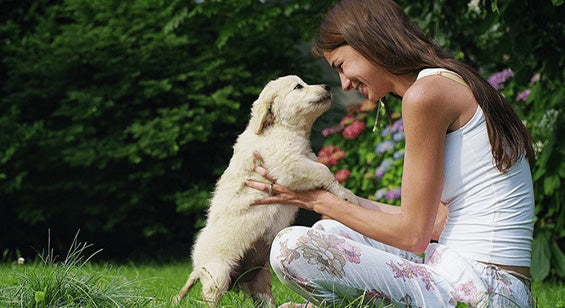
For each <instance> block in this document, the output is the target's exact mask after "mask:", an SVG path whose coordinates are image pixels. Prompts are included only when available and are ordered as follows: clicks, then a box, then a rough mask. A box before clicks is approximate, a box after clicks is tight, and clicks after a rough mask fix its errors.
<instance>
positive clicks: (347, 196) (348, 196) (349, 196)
mask: <svg viewBox="0 0 565 308" xmlns="http://www.w3.org/2000/svg"><path fill="white" fill-rule="evenodd" d="M338 197H340V198H342V199H343V200H345V201H347V202H351V203H353V204H355V205H359V199H358V198H357V196H356V195H354V194H353V193H352V192H351V190H349V189H346V188H344V189H343V191H342V192H341V193H340V194H338Z"/></svg>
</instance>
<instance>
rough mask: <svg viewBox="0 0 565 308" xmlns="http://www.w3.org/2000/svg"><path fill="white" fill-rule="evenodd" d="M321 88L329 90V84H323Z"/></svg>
mask: <svg viewBox="0 0 565 308" xmlns="http://www.w3.org/2000/svg"><path fill="white" fill-rule="evenodd" d="M322 88H323V89H324V90H326V91H330V90H331V87H330V86H329V85H327V84H323V85H322Z"/></svg>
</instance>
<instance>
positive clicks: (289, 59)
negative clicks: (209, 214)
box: [0, 0, 323, 254]
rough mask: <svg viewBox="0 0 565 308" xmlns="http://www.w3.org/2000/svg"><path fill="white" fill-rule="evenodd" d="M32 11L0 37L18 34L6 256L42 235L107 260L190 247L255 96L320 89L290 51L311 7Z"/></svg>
mask: <svg viewBox="0 0 565 308" xmlns="http://www.w3.org/2000/svg"><path fill="white" fill-rule="evenodd" d="M36 6H37V5H35V4H32V3H30V2H27V3H25V2H24V3H23V4H20V11H19V12H20V15H19V17H18V16H16V17H14V18H13V19H12V20H10V21H8V22H6V23H5V24H4V27H3V28H2V29H3V31H2V33H3V34H9V33H10V31H12V30H18V31H15V32H14V34H10V35H9V36H8V35H6V36H7V37H5V39H4V41H3V45H2V55H3V65H4V67H6V69H7V72H8V74H7V75H6V76H3V79H4V80H3V82H2V90H1V91H2V94H3V95H2V98H1V100H0V106H1V107H0V109H1V110H2V113H1V115H0V127H1V128H2V132H3V134H2V137H0V138H1V139H0V144H1V147H0V150H1V152H0V153H1V154H0V203H1V204H2V209H3V216H2V226H3V227H2V234H3V235H4V236H3V239H2V241H3V242H5V243H2V244H3V245H2V246H4V245H6V246H8V247H14V246H15V245H22V244H20V243H25V244H23V245H25V246H28V245H29V243H30V242H31V243H35V242H37V240H35V241H34V240H33V239H34V238H37V233H36V232H39V234H44V231H45V230H46V229H47V227H48V226H51V227H52V228H54V230H53V231H54V232H53V233H54V234H57V233H60V234H72V233H74V232H76V229H79V228H80V229H82V230H83V234H84V235H85V236H86V237H89V238H92V239H93V240H98V241H99V242H101V243H103V245H102V246H104V247H109V248H110V249H111V251H112V253H115V254H120V253H123V252H125V251H128V250H132V249H133V248H134V247H140V246H147V245H148V244H149V245H150V246H151V243H152V244H157V243H160V244H163V241H165V242H166V241H170V242H173V241H183V243H184V244H188V243H189V242H190V241H191V237H192V234H193V231H194V225H195V224H197V223H198V222H199V221H201V220H202V217H203V213H204V210H205V209H206V208H207V198H208V197H209V192H210V191H211V189H212V187H213V183H214V181H215V180H216V178H217V177H218V176H219V175H220V174H221V172H222V171H223V168H224V167H225V165H226V163H227V161H228V159H229V156H230V155H231V145H232V144H233V142H234V140H235V137H236V135H237V134H238V133H239V132H241V131H242V130H243V128H244V126H245V125H246V122H247V119H248V114H249V107H250V105H251V103H252V102H253V100H254V99H255V98H256V96H257V94H258V93H259V91H260V90H261V88H262V87H263V86H264V84H266V82H267V81H268V80H270V79H272V78H275V77H277V76H279V75H283V74H289V73H293V74H299V75H302V76H303V77H305V78H306V79H307V80H308V78H313V77H315V76H317V75H316V73H317V71H316V70H315V69H313V68H312V65H311V59H310V57H309V56H308V55H307V54H304V52H302V51H301V50H300V49H299V48H298V46H299V44H300V43H302V42H303V41H304V40H305V39H306V38H307V34H308V33H311V32H312V31H309V29H310V28H312V27H313V25H312V23H313V21H314V20H315V18H316V13H313V12H311V11H310V10H311V9H315V10H316V11H318V8H316V7H315V6H309V5H307V3H305V4H299V2H289V3H286V4H283V3H280V2H275V3H269V4H263V3H261V2H259V1H253V0H246V1H235V0H233V1H212V0H210V1H199V2H198V3H197V2H194V1H158V0H155V1H153V0H130V1H114V0H100V1H83V0H72V1H71V0H69V1H64V2H60V3H59V2H47V1H44V2H41V5H40V6H41V10H39V11H40V12H39V13H37V14H36V12H35V11H34V9H33V7H36ZM319 11H323V10H322V9H319ZM4 12H5V11H4ZM26 16H31V17H30V18H31V19H30V18H28V17H26ZM26 18H28V20H32V21H33V22H29V23H27V24H21V23H18V21H19V20H20V19H26ZM299 21H300V22H299ZM18 27H21V28H18ZM11 229H18V230H29V231H32V232H30V233H27V234H26V233H10V232H9V230H11ZM39 238H42V237H39ZM146 240H148V241H146ZM142 243H144V245H142ZM20 247H21V246H20ZM112 247H114V248H115V249H113V250H112Z"/></svg>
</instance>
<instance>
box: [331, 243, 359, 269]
mask: <svg viewBox="0 0 565 308" xmlns="http://www.w3.org/2000/svg"><path fill="white" fill-rule="evenodd" d="M336 248H337V251H338V252H339V254H340V255H342V256H344V257H345V258H346V259H347V261H349V262H351V263H356V264H359V263H361V259H360V258H359V257H360V256H361V248H359V247H357V246H353V245H351V244H349V243H346V242H343V243H339V244H337V245H336Z"/></svg>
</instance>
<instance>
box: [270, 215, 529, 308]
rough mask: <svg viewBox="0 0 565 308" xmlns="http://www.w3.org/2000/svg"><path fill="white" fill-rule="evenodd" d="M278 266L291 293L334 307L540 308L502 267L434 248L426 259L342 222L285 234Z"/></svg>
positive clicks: (276, 253) (278, 243)
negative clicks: (458, 307)
mask: <svg viewBox="0 0 565 308" xmlns="http://www.w3.org/2000/svg"><path fill="white" fill-rule="evenodd" d="M271 266H272V267H273V270H274V271H275V273H276V274H277V276H278V277H279V279H280V281H282V282H283V283H284V284H285V285H286V286H288V287H289V288H290V289H292V290H293V291H295V292H297V293H298V294H300V295H301V296H302V297H303V298H305V299H306V300H308V301H309V302H312V303H314V304H317V305H322V306H324V305H325V306H328V307H342V306H347V305H351V304H352V303H353V304H352V305H351V306H350V307H366V306H370V307H455V306H456V305H457V304H458V303H459V302H461V303H465V304H467V306H468V307H533V300H532V295H531V292H530V290H529V288H528V287H526V286H525V284H524V283H523V282H522V281H520V280H519V279H518V278H516V277H514V276H512V275H510V274H509V273H507V272H505V271H504V270H501V269H499V268H498V267H496V266H493V265H486V264H483V263H480V262H477V261H473V260H470V259H467V258H465V257H462V256H461V255H459V254H457V253H456V252H455V251H453V250H452V249H450V248H448V247H446V246H443V245H439V244H434V243H432V244H430V245H429V246H428V248H427V249H426V251H425V257H421V256H418V255H415V254H413V253H410V252H406V251H402V250H400V249H397V248H394V247H391V246H388V245H385V244H382V243H379V242H377V241H374V240H372V239H369V238H367V237H365V236H363V235H361V234H359V233H357V232H355V231H353V230H351V229H349V228H348V227H346V226H344V225H343V224H341V223H339V222H337V221H335V220H321V221H319V222H317V223H316V224H315V225H314V226H313V227H312V228H307V227H298V226H295V227H290V228H287V229H284V230H283V231H281V232H280V233H279V234H278V235H277V237H276V239H275V241H274V242H273V246H272V248H271Z"/></svg>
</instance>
